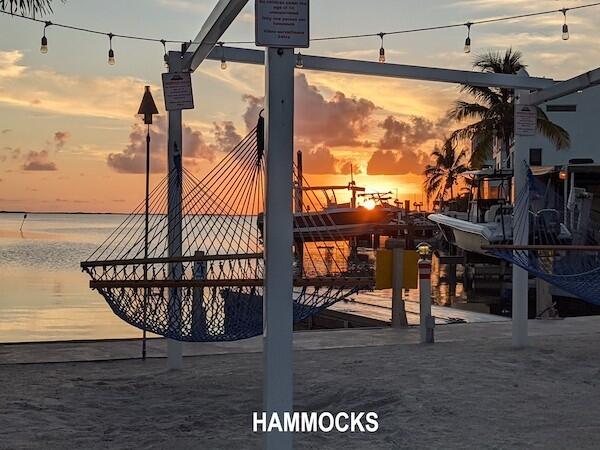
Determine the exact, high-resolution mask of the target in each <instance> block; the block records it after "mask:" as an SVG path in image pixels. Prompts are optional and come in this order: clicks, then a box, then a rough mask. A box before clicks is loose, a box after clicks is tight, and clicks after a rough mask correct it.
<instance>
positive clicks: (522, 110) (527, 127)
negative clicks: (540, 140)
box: [515, 105, 537, 136]
mask: <svg viewBox="0 0 600 450" xmlns="http://www.w3.org/2000/svg"><path fill="white" fill-rule="evenodd" d="M515 107H516V108H517V110H516V112H515V134H516V135H517V136H535V135H536V132H537V110H536V108H535V106H529V105H516V106H515Z"/></svg>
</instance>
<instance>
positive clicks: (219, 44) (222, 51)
mask: <svg viewBox="0 0 600 450" xmlns="http://www.w3.org/2000/svg"><path fill="white" fill-rule="evenodd" d="M217 45H218V46H219V47H220V48H221V64H225V63H227V60H226V59H225V47H223V46H224V45H225V42H217Z"/></svg>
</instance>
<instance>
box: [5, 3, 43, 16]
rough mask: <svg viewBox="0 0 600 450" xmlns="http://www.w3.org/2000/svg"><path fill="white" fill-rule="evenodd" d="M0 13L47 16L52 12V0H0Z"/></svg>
mask: <svg viewBox="0 0 600 450" xmlns="http://www.w3.org/2000/svg"><path fill="white" fill-rule="evenodd" d="M0 11H7V12H10V13H16V12H19V13H20V14H23V15H26V14H33V15H36V14H47V13H51V12H52V0H0Z"/></svg>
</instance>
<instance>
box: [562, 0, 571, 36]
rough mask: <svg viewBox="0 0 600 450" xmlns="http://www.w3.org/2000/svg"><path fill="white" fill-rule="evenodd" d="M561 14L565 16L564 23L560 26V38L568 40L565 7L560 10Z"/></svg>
mask: <svg viewBox="0 0 600 450" xmlns="http://www.w3.org/2000/svg"><path fill="white" fill-rule="evenodd" d="M561 11H562V13H563V16H565V23H563V26H562V40H563V41H568V40H569V25H567V11H568V9H567V8H563V9H562V10H561Z"/></svg>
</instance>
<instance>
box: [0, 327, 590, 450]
mask: <svg viewBox="0 0 600 450" xmlns="http://www.w3.org/2000/svg"><path fill="white" fill-rule="evenodd" d="M599 336H600V335H599V334H588V335H580V336H562V337H560V336H553V337H537V338H534V339H532V347H530V348H528V349H525V350H513V349H511V348H510V342H509V341H508V340H506V339H495V340H483V339H481V340H476V341H471V342H470V343H465V342H446V343H436V344H435V345H434V346H421V345H414V344H404V345H395V346H378V347H362V348H345V349H334V350H315V351H297V352H295V381H296V393H295V399H296V404H295V408H296V410H307V411H324V410H329V411H333V412H336V411H364V410H373V411H376V412H377V413H378V414H379V417H380V430H379V431H378V432H377V433H375V434H349V433H348V434H339V433H329V434H304V435H296V437H295V444H296V447H297V448H315V449H317V448H318V449H321V448H342V449H353V448H357V449H359V448H360V449H366V448H518V449H524V448H598V447H600V389H599V387H598V383H599V382H600V350H599V348H600V345H599ZM261 363H262V360H261V355H260V354H257V353H253V354H238V355H214V356H203V357H194V358H187V359H186V360H185V364H186V366H187V368H186V370H185V371H183V372H166V371H165V369H164V367H165V362H164V360H150V361H147V362H146V363H143V362H141V361H115V362H94V363H69V364H64V363H57V364H33V365H21V366H19V365H5V366H0V379H1V380H2V381H1V383H0V399H1V400H0V448H2V449H4V448H6V449H21V448H43V449H53V448H65V449H67V448H68V449H75V448H76V449H96V448H110V449H121V448H123V449H125V448H144V449H170V450H175V449H187V448H189V449H192V448H193V449H213V448H229V449H238V448H257V447H260V445H261V442H262V441H261V436H260V435H255V434H252V432H251V412H252V411H254V410H260V408H261V367H262V366H261Z"/></svg>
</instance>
